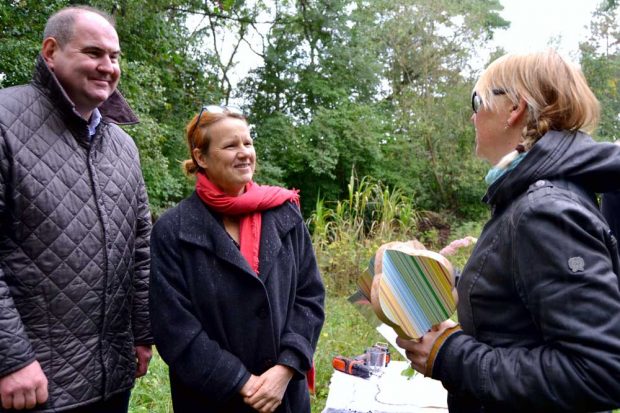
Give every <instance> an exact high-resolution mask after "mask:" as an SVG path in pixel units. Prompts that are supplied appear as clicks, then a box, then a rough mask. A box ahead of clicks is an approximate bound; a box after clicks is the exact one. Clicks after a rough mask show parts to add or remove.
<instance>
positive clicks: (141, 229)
mask: <svg viewBox="0 0 620 413" xmlns="http://www.w3.org/2000/svg"><path fill="white" fill-rule="evenodd" d="M140 176H141V179H140V187H139V188H138V211H139V214H138V222H137V231H136V249H135V252H134V254H135V269H134V300H133V310H132V311H133V314H132V321H133V324H132V327H133V334H134V342H135V344H136V345H145V344H153V336H152V334H151V324H150V319H149V271H150V247H149V240H150V237H151V214H150V212H149V201H148V197H147V194H146V189H145V185H144V180H143V179H142V175H140Z"/></svg>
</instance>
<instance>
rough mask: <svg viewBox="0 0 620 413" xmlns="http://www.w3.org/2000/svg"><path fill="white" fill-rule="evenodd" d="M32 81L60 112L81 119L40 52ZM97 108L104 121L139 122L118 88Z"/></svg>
mask: <svg viewBox="0 0 620 413" xmlns="http://www.w3.org/2000/svg"><path fill="white" fill-rule="evenodd" d="M32 82H33V84H34V86H35V87H37V88H38V89H40V90H42V91H43V93H45V94H46V95H47V96H49V97H50V99H51V100H52V102H54V104H55V105H56V106H57V107H58V108H59V109H60V111H61V112H62V113H64V114H65V115H66V116H68V117H69V118H74V117H77V118H79V119H81V117H80V115H79V114H78V113H77V112H76V111H75V104H74V103H73V102H72V101H71V99H70V98H69V96H68V95H67V93H66V92H65V90H64V88H63V87H62V85H61V84H60V82H59V81H58V79H57V78H56V76H55V75H54V72H52V71H51V70H50V69H49V67H48V66H47V64H46V63H45V60H43V57H42V56H41V55H40V54H39V56H38V57H37V63H36V67H35V71H34V76H33V79H32ZM98 109H99V112H100V113H101V118H102V120H103V121H105V122H110V123H115V124H117V125H132V124H135V123H138V122H139V120H138V117H137V116H136V115H135V113H134V112H133V111H132V110H131V108H130V107H129V104H128V103H127V101H126V100H125V98H124V97H123V95H121V93H120V92H119V91H118V89H117V90H115V91H114V93H112V95H110V97H109V98H108V99H107V100H106V101H105V102H103V103H102V104H101V106H99V108H98Z"/></svg>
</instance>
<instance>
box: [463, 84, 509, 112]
mask: <svg viewBox="0 0 620 413" xmlns="http://www.w3.org/2000/svg"><path fill="white" fill-rule="evenodd" d="M491 92H492V93H493V94H494V95H495V96H499V95H505V94H506V91H505V90H504V89H493V90H492V91H491ZM481 107H482V98H481V97H480V95H479V94H478V92H476V91H474V93H473V94H472V95H471V108H472V109H473V110H474V113H478V111H479V110H480V108H481Z"/></svg>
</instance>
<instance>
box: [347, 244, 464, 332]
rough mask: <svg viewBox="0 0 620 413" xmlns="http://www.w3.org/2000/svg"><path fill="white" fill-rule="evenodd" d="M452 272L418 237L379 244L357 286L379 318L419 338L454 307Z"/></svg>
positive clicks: (439, 256) (442, 258)
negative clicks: (413, 240) (407, 240)
mask: <svg viewBox="0 0 620 413" xmlns="http://www.w3.org/2000/svg"><path fill="white" fill-rule="evenodd" d="M420 247H421V248H420ZM452 273H453V271H452V265H451V264H450V262H449V261H448V260H447V259H446V258H445V257H443V256H442V255H440V254H438V253H436V252H432V251H429V250H426V249H424V247H423V246H422V245H421V244H420V243H418V242H417V241H416V242H407V243H404V242H391V243H388V244H384V245H382V246H381V247H380V248H379V250H378V251H377V253H376V254H375V256H374V257H373V258H372V259H371V261H370V266H369V268H368V270H367V271H365V272H364V274H362V276H361V277H360V278H359V280H358V286H359V287H360V292H361V294H362V295H363V296H364V297H365V298H366V299H368V300H369V301H370V303H371V305H372V308H373V310H374V312H375V314H376V315H377V317H378V318H379V319H380V320H381V321H383V322H384V323H386V324H388V325H389V326H391V327H392V328H394V330H395V331H396V333H397V334H398V335H399V336H401V337H404V338H409V339H419V338H420V337H422V335H424V334H425V333H426V332H427V331H429V330H430V328H431V327H432V326H433V325H435V324H438V323H440V322H442V321H444V320H446V319H448V318H449V317H450V316H451V315H452V314H453V313H454V311H455V310H456V302H455V299H454V296H453V295H452V286H453V285H454V282H453V275H452Z"/></svg>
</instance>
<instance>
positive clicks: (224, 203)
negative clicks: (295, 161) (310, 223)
mask: <svg viewBox="0 0 620 413" xmlns="http://www.w3.org/2000/svg"><path fill="white" fill-rule="evenodd" d="M196 193H197V194H198V196H199V197H200V199H202V201H203V202H204V203H205V204H207V205H208V206H209V208H212V209H213V210H214V211H216V212H218V213H220V214H223V215H229V216H239V217H240V222H239V244H240V246H241V247H240V250H241V255H243V257H244V258H245V259H246V260H247V262H248V263H249V264H250V266H251V267H252V269H253V270H254V272H256V275H258V251H259V247H260V230H261V218H262V215H261V212H262V211H265V210H268V209H271V208H274V207H277V206H279V205H282V204H283V203H285V202H286V201H291V202H293V203H294V204H296V205H297V206H299V191H298V190H296V189H294V190H289V189H285V188H280V187H279V186H268V185H258V184H255V183H254V182H253V181H250V182H248V183H247V184H246V185H245V192H244V193H242V194H241V195H239V196H230V195H228V194H226V193H224V192H223V191H222V190H221V189H220V188H218V187H217V186H216V185H215V184H214V183H213V182H211V181H210V180H209V178H207V176H206V175H205V174H204V173H202V172H200V173H197V174H196Z"/></svg>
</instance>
